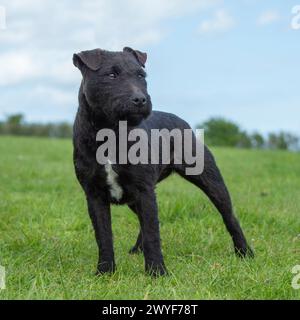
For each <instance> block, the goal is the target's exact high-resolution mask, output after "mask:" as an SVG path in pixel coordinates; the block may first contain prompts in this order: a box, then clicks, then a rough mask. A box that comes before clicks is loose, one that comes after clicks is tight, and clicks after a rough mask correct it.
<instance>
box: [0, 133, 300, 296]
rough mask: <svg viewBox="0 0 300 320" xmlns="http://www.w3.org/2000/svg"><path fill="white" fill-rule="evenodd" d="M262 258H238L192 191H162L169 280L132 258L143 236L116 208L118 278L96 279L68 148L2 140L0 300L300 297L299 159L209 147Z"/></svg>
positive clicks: (65, 143)
mask: <svg viewBox="0 0 300 320" xmlns="http://www.w3.org/2000/svg"><path fill="white" fill-rule="evenodd" d="M213 152H214V154H215V156H216V159H217V162H218V164H219V167H220V168H221V170H222V172H223V175H224V178H225V180H226V182H227V184H228V187H229V189H230V191H231V194H232V199H233V203H234V207H235V211H236V214H237V216H238V217H239V219H240V222H241V225H242V227H243V229H244V231H245V233H246V236H247V238H248V239H249V242H250V243H251V245H252V246H253V248H254V250H255V253H256V257H255V259H253V260H250V259H247V260H245V261H242V260H240V259H238V258H236V257H235V255H234V254H233V248H232V244H231V240H230V237H229V235H228V234H227V232H226V231H225V227H224V225H223V222H222V220H221V218H220V216H219V214H218V213H217V211H216V210H215V209H214V208H213V206H212V205H211V204H210V202H209V201H208V200H207V199H206V198H205V196H204V195H203V194H202V193H201V192H200V191H199V190H198V189H197V188H196V187H194V186H192V185H191V184H188V183H187V182H185V181H184V180H182V179H181V178H179V177H177V176H172V177H170V178H169V179H168V180H166V181H165V182H163V183H161V184H160V185H159V186H158V188H157V194H158V202H159V208H160V221H161V238H162V245H163V252H164V256H165V262H166V264H167V267H168V269H169V271H170V275H169V276H168V277H163V278H159V279H152V278H151V277H149V276H147V275H145V273H144V262H143V256H142V255H134V256H131V255H129V254H128V250H129V248H130V247H131V245H133V244H134V241H135V239H136V236H137V233H138V223H137V219H136V217H135V216H134V214H132V213H131V212H130V210H129V209H127V208H126V207H124V206H123V207H114V208H113V210H112V212H113V231H114V243H115V254H116V262H117V268H118V269H117V272H116V273H115V274H114V275H112V276H103V277H95V276H94V271H95V267H96V262H97V248H96V242H95V240H94V234H93V231H92V226H91V223H90V220H89V217H88V214H87V210H86V204H85V199H84V195H83V192H82V191H81V189H80V187H79V185H78V183H77V181H76V179H75V176H74V172H73V165H72V146H71V141H69V140H50V139H37V138H12V137H1V138H0V265H3V266H5V268H6V289H5V290H0V299H281V298H282V299H299V298H300V290H295V289H293V288H292V287H291V281H292V277H293V274H292V273H291V269H292V267H293V266H294V265H297V264H300V154H293V153H288V152H278V151H277V152H275V151H274V152H272V151H254V150H253V151H247V150H232V149H221V148H216V149H213Z"/></svg>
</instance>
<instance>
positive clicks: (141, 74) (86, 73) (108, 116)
mask: <svg viewBox="0 0 300 320" xmlns="http://www.w3.org/2000/svg"><path fill="white" fill-rule="evenodd" d="M146 60H147V54H146V53H143V52H140V51H138V50H133V49H131V48H128V47H125V48H124V49H123V51H122V52H111V51H105V50H101V49H95V50H88V51H82V52H80V53H77V54H74V55H73V63H74V65H75V66H76V67H77V68H79V70H80V71H81V73H82V76H83V82H82V90H83V94H84V95H85V98H86V100H87V102H88V104H89V106H90V107H91V108H92V110H93V112H94V114H95V116H99V117H103V116H104V117H105V120H106V121H108V122H110V123H111V124H113V125H114V124H117V123H118V121H120V120H127V121H128V124H129V125H138V124H139V123H140V122H141V121H142V120H143V119H145V118H146V117H147V116H148V115H149V114H150V113H151V109H152V104H151V99H150V96H149V94H148V92H147V82H146V79H145V78H146V73H145V71H144V67H145V63H146Z"/></svg>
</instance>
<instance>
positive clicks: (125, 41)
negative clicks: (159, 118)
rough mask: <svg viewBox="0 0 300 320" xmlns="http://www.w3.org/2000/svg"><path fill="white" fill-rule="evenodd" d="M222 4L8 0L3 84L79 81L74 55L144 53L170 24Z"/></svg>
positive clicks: (199, 0) (0, 63)
mask: <svg viewBox="0 0 300 320" xmlns="http://www.w3.org/2000/svg"><path fill="white" fill-rule="evenodd" d="M219 1H220V0H172V1H170V0H143V1H141V0H127V1H124V0H114V1H111V0H84V1H83V0H82V1H76V2H74V1H70V0H62V1H52V0H43V1H42V0H2V3H1V4H2V5H3V6H4V7H5V8H6V13H7V29H6V30H5V31H3V32H0V70H1V79H0V86H3V85H14V84H17V83H20V82H22V81H28V80H32V79H36V78H42V79H48V80H51V81H56V82H57V83H65V84H67V83H69V84H72V83H74V82H75V81H78V79H77V74H78V72H76V71H75V69H74V68H73V66H72V54H73V53H74V52H78V51H81V50H85V49H92V48H96V47H101V48H105V49H110V50H120V49H121V48H122V47H123V46H132V47H136V48H140V49H143V47H144V46H148V45H151V44H155V43H158V42H160V41H161V40H162V39H163V38H164V37H165V36H166V34H167V29H166V25H165V23H166V21H168V20H169V19H172V18H177V17H182V16H186V15H188V14H191V13H194V12H195V11H196V10H202V9H203V8H205V7H207V6H211V5H214V4H216V3H218V2H219Z"/></svg>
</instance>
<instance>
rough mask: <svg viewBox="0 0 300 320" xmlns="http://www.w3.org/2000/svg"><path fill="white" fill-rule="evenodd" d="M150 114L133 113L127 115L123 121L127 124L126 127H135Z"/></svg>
mask: <svg viewBox="0 0 300 320" xmlns="http://www.w3.org/2000/svg"><path fill="white" fill-rule="evenodd" d="M149 114H150V112H147V113H145V112H143V113H142V112H135V113H129V114H127V115H126V117H124V119H123V120H125V121H127V122H128V125H130V126H137V125H138V124H140V123H141V122H142V121H143V120H144V119H146V118H147V117H148V116H149Z"/></svg>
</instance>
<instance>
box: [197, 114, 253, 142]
mask: <svg viewBox="0 0 300 320" xmlns="http://www.w3.org/2000/svg"><path fill="white" fill-rule="evenodd" d="M197 128H201V129H204V132H205V141H206V143H207V144H208V145H213V146H227V147H243V148H250V147H251V139H250V138H249V137H248V135H247V133H246V132H244V131H241V129H240V127H239V126H238V125H237V124H236V123H234V122H232V121H229V120H226V119H223V118H211V119H209V120H208V121H205V122H204V123H202V124H199V125H198V126H197Z"/></svg>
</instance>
